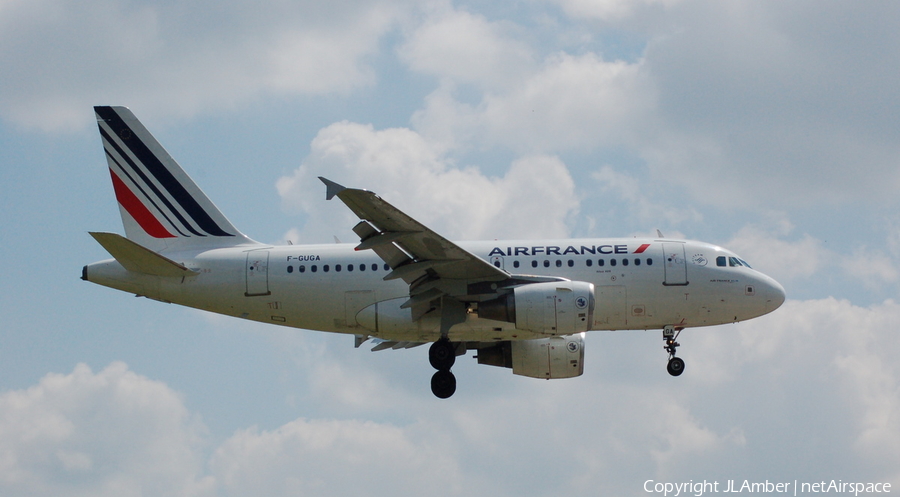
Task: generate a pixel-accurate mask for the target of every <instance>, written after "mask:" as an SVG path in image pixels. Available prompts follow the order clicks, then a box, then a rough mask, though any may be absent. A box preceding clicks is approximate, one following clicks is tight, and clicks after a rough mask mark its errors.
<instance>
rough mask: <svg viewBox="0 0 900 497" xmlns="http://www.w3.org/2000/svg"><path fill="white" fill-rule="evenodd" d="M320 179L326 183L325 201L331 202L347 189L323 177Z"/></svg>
mask: <svg viewBox="0 0 900 497" xmlns="http://www.w3.org/2000/svg"><path fill="white" fill-rule="evenodd" d="M319 179H320V180H322V183H325V200H331V199H333V198H334V196H335V195H337V194H338V193H341V192H342V191H344V190H346V189H347V188H346V187H344V186H343V185H339V184H337V183H335V182H334V181H331V180H330V179H327V178H323V177H322V176H319Z"/></svg>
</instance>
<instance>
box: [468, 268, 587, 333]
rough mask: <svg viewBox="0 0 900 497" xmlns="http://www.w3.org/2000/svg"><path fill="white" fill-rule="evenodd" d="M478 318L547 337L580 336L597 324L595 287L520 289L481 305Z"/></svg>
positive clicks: (560, 284)
mask: <svg viewBox="0 0 900 497" xmlns="http://www.w3.org/2000/svg"><path fill="white" fill-rule="evenodd" d="M478 317H479V318H484V319H493V320H495V321H506V322H508V323H515V325H516V328H517V329H520V330H527V331H533V332H536V333H543V334H546V335H572V334H574V333H581V332H584V331H588V330H589V329H590V326H591V323H593V322H594V285H593V284H592V283H586V282H583V281H551V282H548V283H531V284H529V285H522V286H517V287H516V288H514V289H513V293H509V294H505V295H503V296H501V297H499V298H496V299H494V300H489V301H487V302H481V303H479V304H478Z"/></svg>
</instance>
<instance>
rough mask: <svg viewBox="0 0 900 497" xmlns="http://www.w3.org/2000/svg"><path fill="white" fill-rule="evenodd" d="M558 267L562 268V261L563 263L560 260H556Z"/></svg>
mask: <svg viewBox="0 0 900 497" xmlns="http://www.w3.org/2000/svg"><path fill="white" fill-rule="evenodd" d="M556 267H562V261H561V260H559V259H557V260H556Z"/></svg>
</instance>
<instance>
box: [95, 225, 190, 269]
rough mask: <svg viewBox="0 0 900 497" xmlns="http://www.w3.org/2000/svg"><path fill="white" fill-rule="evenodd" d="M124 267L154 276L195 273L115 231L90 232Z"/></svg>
mask: <svg viewBox="0 0 900 497" xmlns="http://www.w3.org/2000/svg"><path fill="white" fill-rule="evenodd" d="M90 235H91V236H92V237H94V240H97V242H98V243H99V244H100V245H103V248H105V249H106V251H107V252H109V254H110V255H111V256H113V257H114V258H115V259H116V261H118V262H119V264H121V265H122V267H124V268H125V269H127V270H129V271H133V272H135V273H144V274H151V275H154V276H175V277H179V276H193V275H195V274H196V273H194V272H193V271H191V270H190V269H188V268H186V267H185V266H184V265H182V264H179V263H177V262H175V261H173V260H171V259H168V258H166V257H163V256H161V255H159V254H157V253H156V252H154V251H152V250H150V249H148V248H145V247H142V246H140V245H138V244H137V243H134V242H133V241H131V240H129V239H127V238H125V237H124V236H121V235H117V234H115V233H96V232H92V233H90Z"/></svg>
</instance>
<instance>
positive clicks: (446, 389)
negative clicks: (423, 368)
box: [431, 371, 456, 399]
mask: <svg viewBox="0 0 900 497" xmlns="http://www.w3.org/2000/svg"><path fill="white" fill-rule="evenodd" d="M455 392H456V376H453V373H451V372H450V371H438V372H437V373H434V376H432V377H431V393H433V394H434V396H435V397H437V398H439V399H447V398H450V397H451V396H452V395H453V394H454V393H455Z"/></svg>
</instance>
